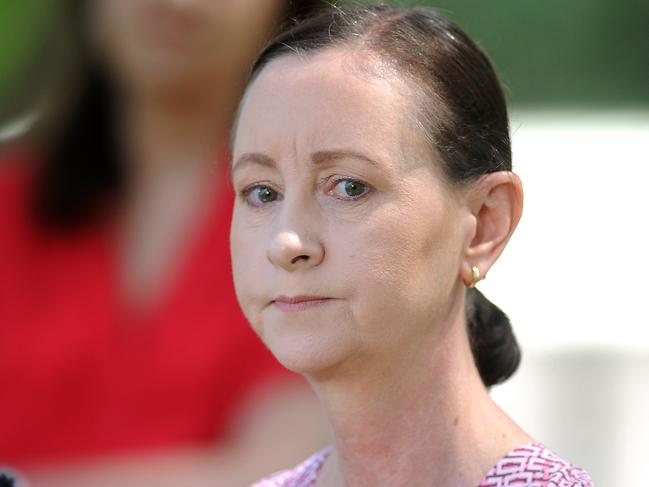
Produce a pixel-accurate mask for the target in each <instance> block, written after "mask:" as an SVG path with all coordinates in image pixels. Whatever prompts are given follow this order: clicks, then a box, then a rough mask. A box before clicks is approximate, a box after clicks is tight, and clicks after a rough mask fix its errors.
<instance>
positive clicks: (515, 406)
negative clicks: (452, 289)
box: [480, 111, 649, 487]
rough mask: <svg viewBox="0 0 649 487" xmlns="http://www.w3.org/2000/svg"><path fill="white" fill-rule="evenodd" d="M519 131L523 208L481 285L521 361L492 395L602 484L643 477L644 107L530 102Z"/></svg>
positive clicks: (646, 356) (648, 450)
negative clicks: (589, 108)
mask: <svg viewBox="0 0 649 487" xmlns="http://www.w3.org/2000/svg"><path fill="white" fill-rule="evenodd" d="M511 131H512V137H513V150H514V170H515V171H516V172H517V173H518V174H519V176H520V177H521V179H522V180H523V187H524V190H525V209H524V211H523V218H522V220H521V223H520V225H519V227H518V229H517V231H516V233H515V234H514V237H513V239H512V241H511V242H510V244H509V246H508V248H507V250H506V251H505V252H504V254H503V256H502V257H501V259H500V260H499V262H498V263H497V264H496V265H495V266H494V268H493V269H492V270H491V271H490V273H489V276H488V279H487V280H486V281H484V282H482V283H481V284H480V288H481V290H482V291H483V292H484V293H485V294H486V295H487V297H488V298H489V299H491V300H492V301H493V302H494V303H496V304H497V305H499V306H500V307H501V308H502V309H503V311H505V312H506V313H507V314H508V315H509V316H510V318H511V320H512V324H513V326H514V330H515V332H516V334H517V337H518V339H519V343H520V345H521V347H522V349H523V361H522V364H521V367H520V369H519V371H518V373H517V374H516V375H515V376H514V377H513V378H512V379H510V380H509V381H508V382H506V383H505V384H503V385H501V386H497V387H495V388H494V389H493V396H494V398H495V399H496V401H497V402H498V403H499V404H501V406H502V407H503V408H504V409H505V410H506V411H507V412H508V413H509V414H510V415H511V416H513V417H514V419H515V420H516V421H518V422H519V423H520V424H521V425H523V427H524V428H525V429H526V430H527V431H528V432H529V433H530V434H532V436H534V437H535V438H537V439H539V440H540V441H542V442H543V443H545V444H546V445H547V446H548V447H549V448H551V449H553V450H554V451H556V452H557V453H559V454H560V455H562V456H564V457H566V458H568V459H569V460H571V461H572V462H574V463H575V464H577V465H579V466H582V467H584V468H585V469H587V470H588V471H589V472H590V474H591V475H592V477H593V480H594V482H595V484H596V485H597V486H598V487H601V486H625V487H635V486H637V487H641V486H645V487H646V485H647V484H646V477H647V469H646V467H645V465H646V461H647V460H646V459H647V456H648V455H649V314H648V313H647V304H646V303H647V301H648V294H649V255H648V254H649V245H648V241H647V237H649V230H648V226H649V112H576V113H568V112H553V111H536V112H535V111H522V112H517V113H514V114H513V115H512V117H511ZM643 479H644V480H643Z"/></svg>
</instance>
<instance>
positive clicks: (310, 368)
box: [263, 326, 350, 375]
mask: <svg viewBox="0 0 649 487" xmlns="http://www.w3.org/2000/svg"><path fill="white" fill-rule="evenodd" d="M263 336H264V343H265V344H266V346H267V347H268V348H269V349H270V351H271V352H272V353H273V355H274V356H275V358H276V359H277V360H278V361H279V363H281V364H282V365H283V366H284V367H286V368H287V369H289V370H291V371H293V372H296V373H299V374H304V375H317V374H318V373H321V372H322V371H325V370H327V369H331V368H332V367H335V366H336V365H337V364H339V363H341V362H343V361H344V360H345V359H346V358H347V357H348V356H349V355H350V353H349V352H350V347H349V346H344V345H343V343H344V340H339V339H334V337H323V336H322V335H321V334H318V333H300V332H297V333H287V332H286V330H277V329H274V327H273V326H267V327H265V329H264V334H263Z"/></svg>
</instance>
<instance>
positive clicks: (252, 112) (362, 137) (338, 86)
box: [235, 49, 424, 152]
mask: <svg viewBox="0 0 649 487" xmlns="http://www.w3.org/2000/svg"><path fill="white" fill-rule="evenodd" d="M360 55H361V54H359V53H358V52H355V51H353V52H349V51H348V50H346V49H328V50H325V51H322V52H320V53H318V54H315V55H309V56H301V55H285V56H281V57H280V58H277V59H275V60H273V61H271V62H270V63H269V64H268V65H267V66H266V67H265V68H264V69H263V70H262V71H261V72H260V73H259V75H258V77H257V78H256V79H255V80H254V81H253V82H252V83H251V85H250V86H249V88H248V90H247V92H246V95H245V97H244V100H243V102H242V107H241V111H240V116H239V120H238V125H237V131H236V143H235V152H236V151H237V150H238V149H239V148H240V147H241V146H242V145H247V144H251V143H253V142H254V143H257V144H258V143H263V142H269V141H273V142H274V143H280V142H281V141H283V140H285V141H287V142H289V141H291V140H294V139H295V138H298V139H301V140H308V141H312V142H313V141H316V140H317V141H318V142H321V143H326V142H330V143H334V142H339V143H340V142H346V143H347V144H350V143H361V142H364V143H368V144H372V145H390V144H401V143H403V142H406V141H407V142H408V143H413V139H414V138H420V139H421V141H418V140H417V141H415V142H417V143H424V137H423V134H422V136H421V137H414V136H413V134H414V133H417V135H419V132H418V130H417V128H418V126H417V120H416V112H417V110H416V105H415V100H416V98H417V97H415V96H413V95H412V89H411V87H410V86H409V83H406V82H404V81H403V80H402V79H401V78H400V77H398V76H396V75H395V74H394V73H390V72H389V68H386V67H384V66H376V67H375V68H376V69H374V68H372V69H371V70H368V69H367V67H368V66H370V64H371V62H373V61H372V60H370V59H368V58H367V56H366V57H364V58H360V57H359V56H360ZM355 60H358V62H357V64H353V63H354V62H355ZM361 63H365V64H364V65H362V64H361ZM377 70H380V72H378V71H377ZM415 131H416V132H415Z"/></svg>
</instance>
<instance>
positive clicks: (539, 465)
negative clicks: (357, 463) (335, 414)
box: [252, 442, 594, 487]
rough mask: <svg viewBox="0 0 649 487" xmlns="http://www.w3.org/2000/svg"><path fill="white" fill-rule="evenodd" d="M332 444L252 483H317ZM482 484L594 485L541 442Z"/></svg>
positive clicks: (294, 486)
mask: <svg viewBox="0 0 649 487" xmlns="http://www.w3.org/2000/svg"><path fill="white" fill-rule="evenodd" d="M330 452H331V447H329V448H327V449H325V450H323V451H321V452H319V453H316V454H315V455H313V456H311V457H310V458H308V459H307V460H306V461H304V462H303V463H301V464H300V465H298V466H297V467H296V468H294V469H292V470H284V471H281V472H278V473H276V474H274V475H271V476H270V477H268V478H265V479H263V480H260V481H259V482H257V483H256V484H254V485H253V486H252V487H313V486H314V485H315V482H316V480H317V478H318V472H319V471H320V468H321V467H322V464H323V463H324V461H325V459H326V458H327V455H328V454H329V453H330ZM478 487H594V486H593V481H592V480H591V479H590V476H589V475H588V474H587V473H586V472H585V471H584V470H582V469H580V468H578V467H575V466H574V465H572V464H570V463H568V462H567V461H565V460H563V459H562V458H561V457H559V456H558V455H556V454H555V453H554V452H552V451H551V450H549V449H548V448H546V447H545V446H544V445H543V444H541V443H538V442H536V443H529V444H527V445H523V446H519V447H518V448H515V449H514V450H512V451H510V452H509V453H508V454H507V455H505V456H504V457H503V458H501V459H500V460H499V461H498V463H496V465H494V466H493V467H492V468H491V470H489V472H488V473H487V475H486V477H485V478H484V479H482V481H481V482H480V484H479V486H478Z"/></svg>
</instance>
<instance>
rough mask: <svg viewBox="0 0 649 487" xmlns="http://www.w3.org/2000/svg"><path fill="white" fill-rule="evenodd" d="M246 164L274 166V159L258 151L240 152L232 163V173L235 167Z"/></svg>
mask: <svg viewBox="0 0 649 487" xmlns="http://www.w3.org/2000/svg"><path fill="white" fill-rule="evenodd" d="M246 164H258V165H261V166H266V167H275V161H274V160H273V159H272V158H271V157H269V156H267V155H266V154H262V153H260V152H245V153H243V154H241V155H240V156H239V157H238V158H237V160H236V161H235V162H234V164H233V165H232V173H233V174H234V172H235V171H236V170H237V168H239V167H241V166H245V165H246Z"/></svg>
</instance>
